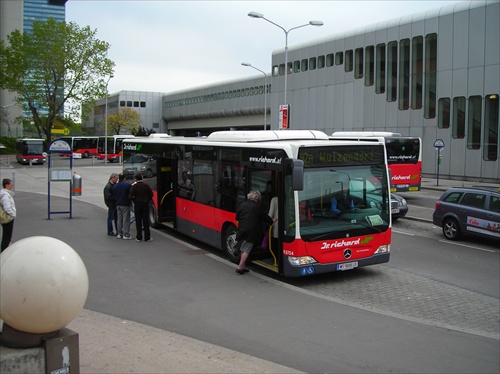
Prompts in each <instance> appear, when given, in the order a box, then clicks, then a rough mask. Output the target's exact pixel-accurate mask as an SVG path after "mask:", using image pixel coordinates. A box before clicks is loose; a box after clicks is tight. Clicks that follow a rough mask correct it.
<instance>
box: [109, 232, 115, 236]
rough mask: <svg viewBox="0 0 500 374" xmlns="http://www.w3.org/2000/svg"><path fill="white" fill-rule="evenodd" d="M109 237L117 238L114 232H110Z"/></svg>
mask: <svg viewBox="0 0 500 374" xmlns="http://www.w3.org/2000/svg"><path fill="white" fill-rule="evenodd" d="M108 235H109V236H116V234H115V233H114V232H108Z"/></svg>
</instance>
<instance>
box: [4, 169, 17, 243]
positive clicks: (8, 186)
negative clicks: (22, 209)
mask: <svg viewBox="0 0 500 374" xmlns="http://www.w3.org/2000/svg"><path fill="white" fill-rule="evenodd" d="M2 186H3V189H1V190H0V205H1V206H2V209H3V210H4V211H5V213H7V214H8V215H9V216H11V217H13V218H14V219H13V220H12V221H10V222H9V223H3V224H2V233H3V234H2V245H1V247H0V249H1V251H0V252H3V250H4V249H5V248H7V247H8V246H9V244H10V241H11V240H12V232H13V231H14V221H15V218H16V203H15V202H14V191H13V189H14V182H13V181H12V179H8V178H5V179H4V180H3V181H2Z"/></svg>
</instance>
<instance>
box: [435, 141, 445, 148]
mask: <svg viewBox="0 0 500 374" xmlns="http://www.w3.org/2000/svg"><path fill="white" fill-rule="evenodd" d="M434 147H435V148H438V149H439V148H444V141H443V139H436V140H435V141H434Z"/></svg>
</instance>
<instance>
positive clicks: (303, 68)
mask: <svg viewBox="0 0 500 374" xmlns="http://www.w3.org/2000/svg"><path fill="white" fill-rule="evenodd" d="M300 71H307V58H304V59H302V61H300Z"/></svg>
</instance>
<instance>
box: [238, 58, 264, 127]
mask: <svg viewBox="0 0 500 374" xmlns="http://www.w3.org/2000/svg"><path fill="white" fill-rule="evenodd" d="M241 65H243V66H248V67H250V68H252V69H255V70H258V71H260V72H261V73H262V74H264V130H267V74H266V73H265V72H264V71H262V70H260V69H259V68H256V67H255V66H253V65H252V64H250V63H248V62H242V63H241Z"/></svg>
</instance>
